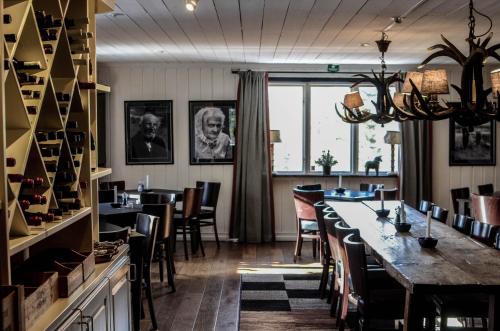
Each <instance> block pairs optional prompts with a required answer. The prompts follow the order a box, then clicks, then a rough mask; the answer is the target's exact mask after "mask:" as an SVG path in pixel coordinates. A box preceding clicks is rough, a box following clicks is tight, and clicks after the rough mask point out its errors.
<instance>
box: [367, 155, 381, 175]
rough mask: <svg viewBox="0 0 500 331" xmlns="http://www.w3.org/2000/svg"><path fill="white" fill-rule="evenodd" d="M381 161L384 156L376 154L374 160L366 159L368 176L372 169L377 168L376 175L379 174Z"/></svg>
mask: <svg viewBox="0 0 500 331" xmlns="http://www.w3.org/2000/svg"><path fill="white" fill-rule="evenodd" d="M380 162H382V156H376V157H375V158H374V159H373V161H366V163H365V174H366V176H368V173H369V172H370V169H375V175H376V176H378V169H379V167H380Z"/></svg>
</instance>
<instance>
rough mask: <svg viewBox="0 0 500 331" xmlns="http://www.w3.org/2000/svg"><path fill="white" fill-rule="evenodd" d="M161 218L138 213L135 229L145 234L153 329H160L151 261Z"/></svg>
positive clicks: (145, 277) (145, 272)
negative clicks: (154, 298) (156, 311)
mask: <svg viewBox="0 0 500 331" xmlns="http://www.w3.org/2000/svg"><path fill="white" fill-rule="evenodd" d="M158 222H159V219H158V217H157V216H152V215H147V214H143V213H138V214H137V217H136V223H135V231H137V232H138V233H140V234H142V235H144V236H145V240H144V241H143V242H144V247H143V257H144V258H143V271H142V277H143V280H144V285H145V291H146V297H147V300H148V306H149V314H150V318H151V324H152V325H153V329H154V330H157V329H158V323H157V320H156V314H155V309H154V300H153V293H152V289H151V263H152V261H153V255H154V249H155V242H156V232H157V229H158Z"/></svg>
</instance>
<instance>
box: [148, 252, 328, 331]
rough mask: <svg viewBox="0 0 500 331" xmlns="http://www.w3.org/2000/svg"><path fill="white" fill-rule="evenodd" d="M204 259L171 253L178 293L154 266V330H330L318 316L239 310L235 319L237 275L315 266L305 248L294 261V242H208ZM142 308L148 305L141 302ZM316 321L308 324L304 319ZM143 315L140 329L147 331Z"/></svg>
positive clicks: (326, 316)
mask: <svg viewBox="0 0 500 331" xmlns="http://www.w3.org/2000/svg"><path fill="white" fill-rule="evenodd" d="M205 246H206V248H205V250H206V257H204V258H203V257H201V256H194V257H192V258H191V259H190V260H189V261H188V262H185V261H184V258H183V255H182V249H179V248H178V249H177V253H176V257H175V259H176V269H177V274H176V286H177V292H175V293H170V289H169V288H167V287H166V286H165V283H164V284H163V285H162V284H160V283H159V278H158V277H159V275H158V269H157V264H156V263H155V266H154V269H153V296H154V300H155V309H156V316H157V319H158V324H159V325H158V329H159V330H162V331H163V330H175V331H177V330H238V327H239V326H240V329H241V330H285V329H286V330H323V329H327V328H328V329H330V330H331V329H332V326H333V325H334V321H333V319H331V318H330V317H329V316H328V314H326V313H325V312H322V313H320V314H318V316H315V318H313V319H311V315H307V316H305V315H304V313H289V312H285V313H271V312H264V313H262V312H260V313H254V312H244V313H242V314H241V324H240V316H239V309H238V307H239V295H240V294H239V291H240V274H241V273H256V272H260V273H282V272H283V271H284V270H287V269H290V268H307V267H308V266H315V267H317V266H318V265H317V264H314V265H313V264H311V263H314V262H315V261H314V260H313V258H312V252H311V251H312V249H311V247H310V245H304V247H303V253H302V255H303V257H302V258H301V259H300V261H298V263H297V264H294V263H293V248H294V243H290V242H280V243H274V244H260V245H255V244H245V245H239V244H234V243H221V248H220V249H219V250H217V248H216V245H215V243H207V244H206V245H205ZM144 304H145V307H146V308H147V303H146V301H144ZM311 320H313V321H315V322H313V324H311V323H310V322H307V321H311ZM150 326H151V324H150V321H149V315H148V312H146V319H145V320H144V321H143V323H142V330H149V329H150Z"/></svg>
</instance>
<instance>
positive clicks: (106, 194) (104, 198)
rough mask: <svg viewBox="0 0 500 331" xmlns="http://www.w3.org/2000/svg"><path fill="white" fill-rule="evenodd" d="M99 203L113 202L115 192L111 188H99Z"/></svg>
mask: <svg viewBox="0 0 500 331" xmlns="http://www.w3.org/2000/svg"><path fill="white" fill-rule="evenodd" d="M98 196H99V203H103V202H114V199H115V192H114V191H113V190H99V193H98Z"/></svg>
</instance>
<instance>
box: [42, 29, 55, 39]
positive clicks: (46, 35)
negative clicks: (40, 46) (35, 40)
mask: <svg viewBox="0 0 500 331" xmlns="http://www.w3.org/2000/svg"><path fill="white" fill-rule="evenodd" d="M40 37H41V39H42V41H54V40H57V30H53V29H51V30H41V31H40Z"/></svg>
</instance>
